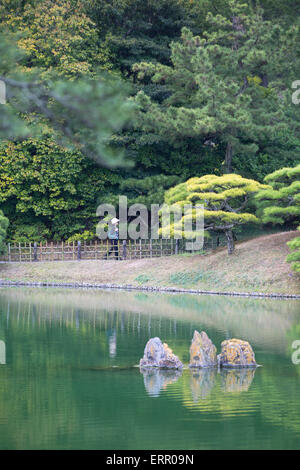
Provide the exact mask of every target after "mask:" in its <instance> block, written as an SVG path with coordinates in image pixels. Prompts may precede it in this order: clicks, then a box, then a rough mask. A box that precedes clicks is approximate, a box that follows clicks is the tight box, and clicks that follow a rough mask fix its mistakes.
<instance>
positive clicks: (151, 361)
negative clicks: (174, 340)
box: [140, 337, 183, 369]
mask: <svg viewBox="0 0 300 470" xmlns="http://www.w3.org/2000/svg"><path fill="white" fill-rule="evenodd" d="M140 367H142V368H143V367H159V368H161V369H182V367H183V364H182V362H181V361H180V360H179V359H178V357H177V356H175V354H173V352H172V349H170V348H169V346H168V345H167V344H166V343H162V342H161V340H160V338H157V337H156V338H151V339H149V341H148V343H147V344H146V346H145V350H144V356H143V358H142V359H141V360H140Z"/></svg>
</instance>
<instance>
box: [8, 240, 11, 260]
mask: <svg viewBox="0 0 300 470" xmlns="http://www.w3.org/2000/svg"><path fill="white" fill-rule="evenodd" d="M8 261H11V254H10V243H9V244H8Z"/></svg>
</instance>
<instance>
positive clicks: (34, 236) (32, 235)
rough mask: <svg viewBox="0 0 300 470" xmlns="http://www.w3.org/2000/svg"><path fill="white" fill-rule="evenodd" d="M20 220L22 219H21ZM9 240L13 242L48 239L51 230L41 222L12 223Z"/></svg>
mask: <svg viewBox="0 0 300 470" xmlns="http://www.w3.org/2000/svg"><path fill="white" fill-rule="evenodd" d="M21 220H22V219H21ZM11 231H12V233H11V235H10V238H9V240H10V241H12V242H13V243H32V242H41V241H42V240H49V239H50V234H51V231H50V229H49V228H47V227H46V225H45V224H43V223H42V222H34V221H32V222H31V223H30V225H28V224H22V223H18V221H17V223H14V225H13V226H12V227H11Z"/></svg>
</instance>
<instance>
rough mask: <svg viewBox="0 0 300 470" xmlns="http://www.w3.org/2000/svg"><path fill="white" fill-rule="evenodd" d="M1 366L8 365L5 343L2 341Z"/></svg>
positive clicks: (0, 347) (0, 345)
mask: <svg viewBox="0 0 300 470" xmlns="http://www.w3.org/2000/svg"><path fill="white" fill-rule="evenodd" d="M0 364H6V352H5V343H4V341H2V340H1V341H0Z"/></svg>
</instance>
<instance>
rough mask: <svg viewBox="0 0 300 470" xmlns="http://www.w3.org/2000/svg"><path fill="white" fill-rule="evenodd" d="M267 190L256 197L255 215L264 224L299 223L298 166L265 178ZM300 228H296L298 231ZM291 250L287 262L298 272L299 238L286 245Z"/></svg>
mask: <svg viewBox="0 0 300 470" xmlns="http://www.w3.org/2000/svg"><path fill="white" fill-rule="evenodd" d="M265 182H266V183H268V184H269V188H268V189H266V190H263V191H259V192H258V193H257V194H256V196H255V200H256V204H257V207H258V210H257V213H258V215H259V216H260V217H261V219H262V221H263V222H265V223H270V222H271V223H273V224H284V223H289V224H298V223H299V221H300V164H299V165H296V166H295V167H294V168H281V169H280V170H277V171H274V172H273V173H271V174H269V175H267V176H266V177H265ZM299 229H300V227H298V230H299ZM287 245H288V247H289V248H290V249H291V250H292V253H290V254H289V255H288V257H287V261H288V262H289V263H292V269H293V270H294V271H296V272H300V237H296V238H294V239H293V240H291V241H290V242H288V243H287Z"/></svg>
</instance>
